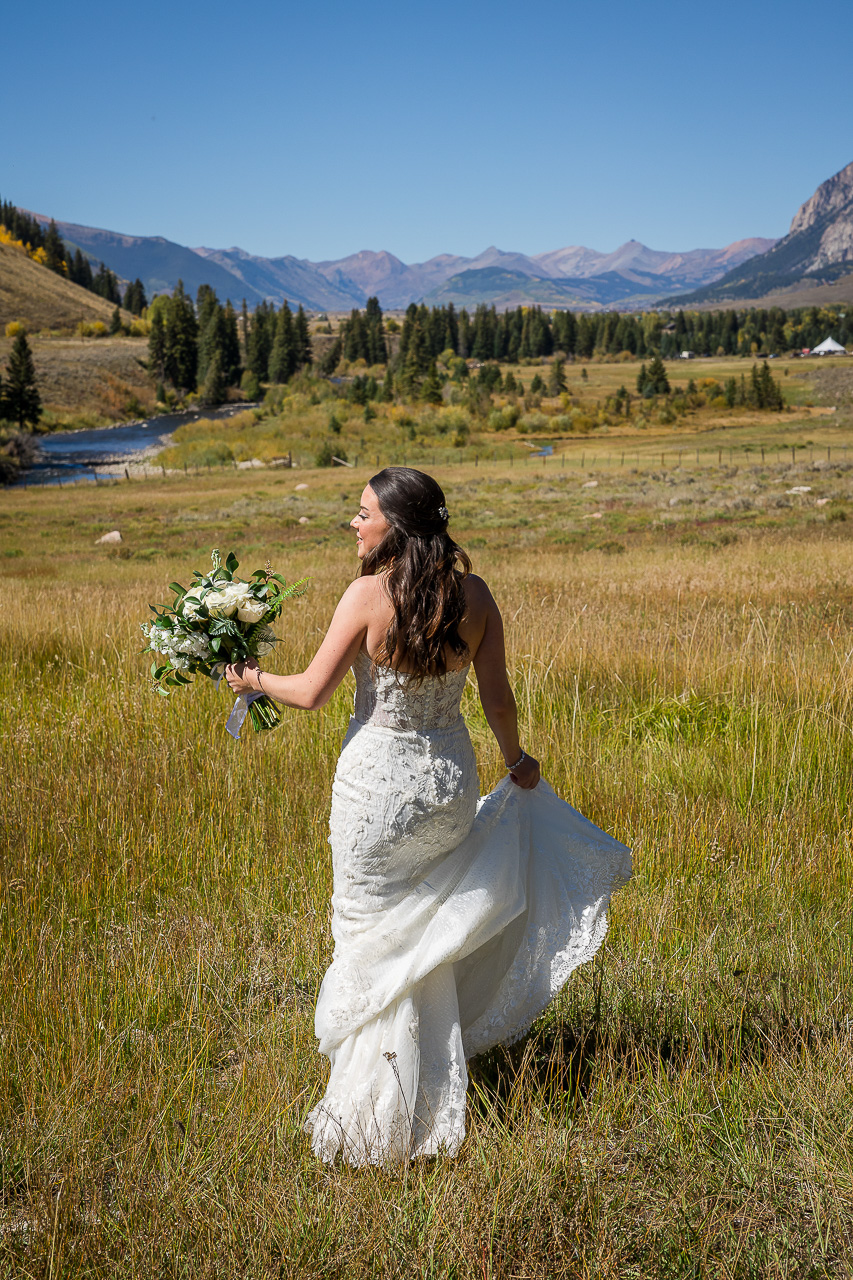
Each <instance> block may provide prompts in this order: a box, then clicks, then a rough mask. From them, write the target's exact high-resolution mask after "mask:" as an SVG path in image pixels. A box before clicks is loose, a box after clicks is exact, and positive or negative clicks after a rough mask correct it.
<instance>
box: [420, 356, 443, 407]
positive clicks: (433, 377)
mask: <svg viewBox="0 0 853 1280" xmlns="http://www.w3.org/2000/svg"><path fill="white" fill-rule="evenodd" d="M421 399H422V400H425V401H426V403H427V404H441V380H440V379H439V376H438V370H437V369H436V367H435V361H434V360H433V361H431V363H430V366H429V368H428V369H427V375H426V377H425V378H424V380H423V382H422V383H421Z"/></svg>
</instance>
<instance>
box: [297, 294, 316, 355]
mask: <svg viewBox="0 0 853 1280" xmlns="http://www.w3.org/2000/svg"><path fill="white" fill-rule="evenodd" d="M294 328H295V331H296V361H297V365H298V367H299V368H300V369H301V368H303V367H304V366H305V365H311V364H313V363H314V352H313V350H312V347H311V333H310V330H309V328H308V317H307V316H306V314H305V311H304V308H303V306H302V303H301V302H300V304H299V310H298V311H297V313H296V322H295V325H294Z"/></svg>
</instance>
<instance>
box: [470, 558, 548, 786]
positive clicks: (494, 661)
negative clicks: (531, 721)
mask: <svg viewBox="0 0 853 1280" xmlns="http://www.w3.org/2000/svg"><path fill="white" fill-rule="evenodd" d="M481 590H482V592H483V601H482V603H483V605H484V606H485V610H486V626H485V630H484V632H483V638H482V640H481V641H480V644H479V646H478V648H477V652H476V653H475V655H474V670H475V671H476V673H477V687H478V689H479V692H480V702H481V703H482V704H483V711H484V712H485V715H486V719H487V721H488V722H489V728H490V729H491V731H492V733H493V734H494V735H495V737H496V738H497V741H498V746H499V747H500V749H501V753H502V755H503V758H504V761H505V762H506V766H507V768H508V769H509V770H510V777H511V778H512V780H513V782H515V783H517V784H518V786H520V787H523V788H524V789H525V790H526V791H529V790H530V789H531V788H533V787H535V786H536V784H537V783H538V781H539V762H538V760H534V759H533V757H532V756H529V755H528V754H527V752H526V751H522V749H521V744H520V742H519V740H518V711H517V708H516V705H515V696H514V694H513V692H512V688H511V687H510V683H509V678H508V676H507V673H506V650H505V648H504V625H503V618H502V617H501V611H500V609H499V608H498V606H497V604H496V603H495V601H494V598H493V597H492V594H491V592H490V591H489V589H488V587H487V586H486V584H485V583H483V584H482V588H481Z"/></svg>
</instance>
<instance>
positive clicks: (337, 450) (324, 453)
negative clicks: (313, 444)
mask: <svg viewBox="0 0 853 1280" xmlns="http://www.w3.org/2000/svg"><path fill="white" fill-rule="evenodd" d="M336 457H338V458H340V460H341V462H346V461H347V455H346V453H345V452H344V450H343V449H342V448H341V446H340V445H339V444H338V442H337V441H336V440H324V441H323V443H322V444H321V445H320V448H319V449H318V450H317V452H316V454H315V455H314V466H315V467H333V466H334V465H335V458H336Z"/></svg>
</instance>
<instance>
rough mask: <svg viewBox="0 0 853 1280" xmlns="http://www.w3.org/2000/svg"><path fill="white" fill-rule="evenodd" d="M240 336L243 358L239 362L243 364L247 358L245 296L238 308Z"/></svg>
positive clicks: (247, 317) (247, 326)
mask: <svg viewBox="0 0 853 1280" xmlns="http://www.w3.org/2000/svg"><path fill="white" fill-rule="evenodd" d="M240 336H241V338H242V340H243V359H242V360H241V361H240V363H241V364H245V363H246V361H247V360H248V359H249V308H248V307H247V306H246V299H245V298H244V299H243V305H242V306H241V308H240Z"/></svg>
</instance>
